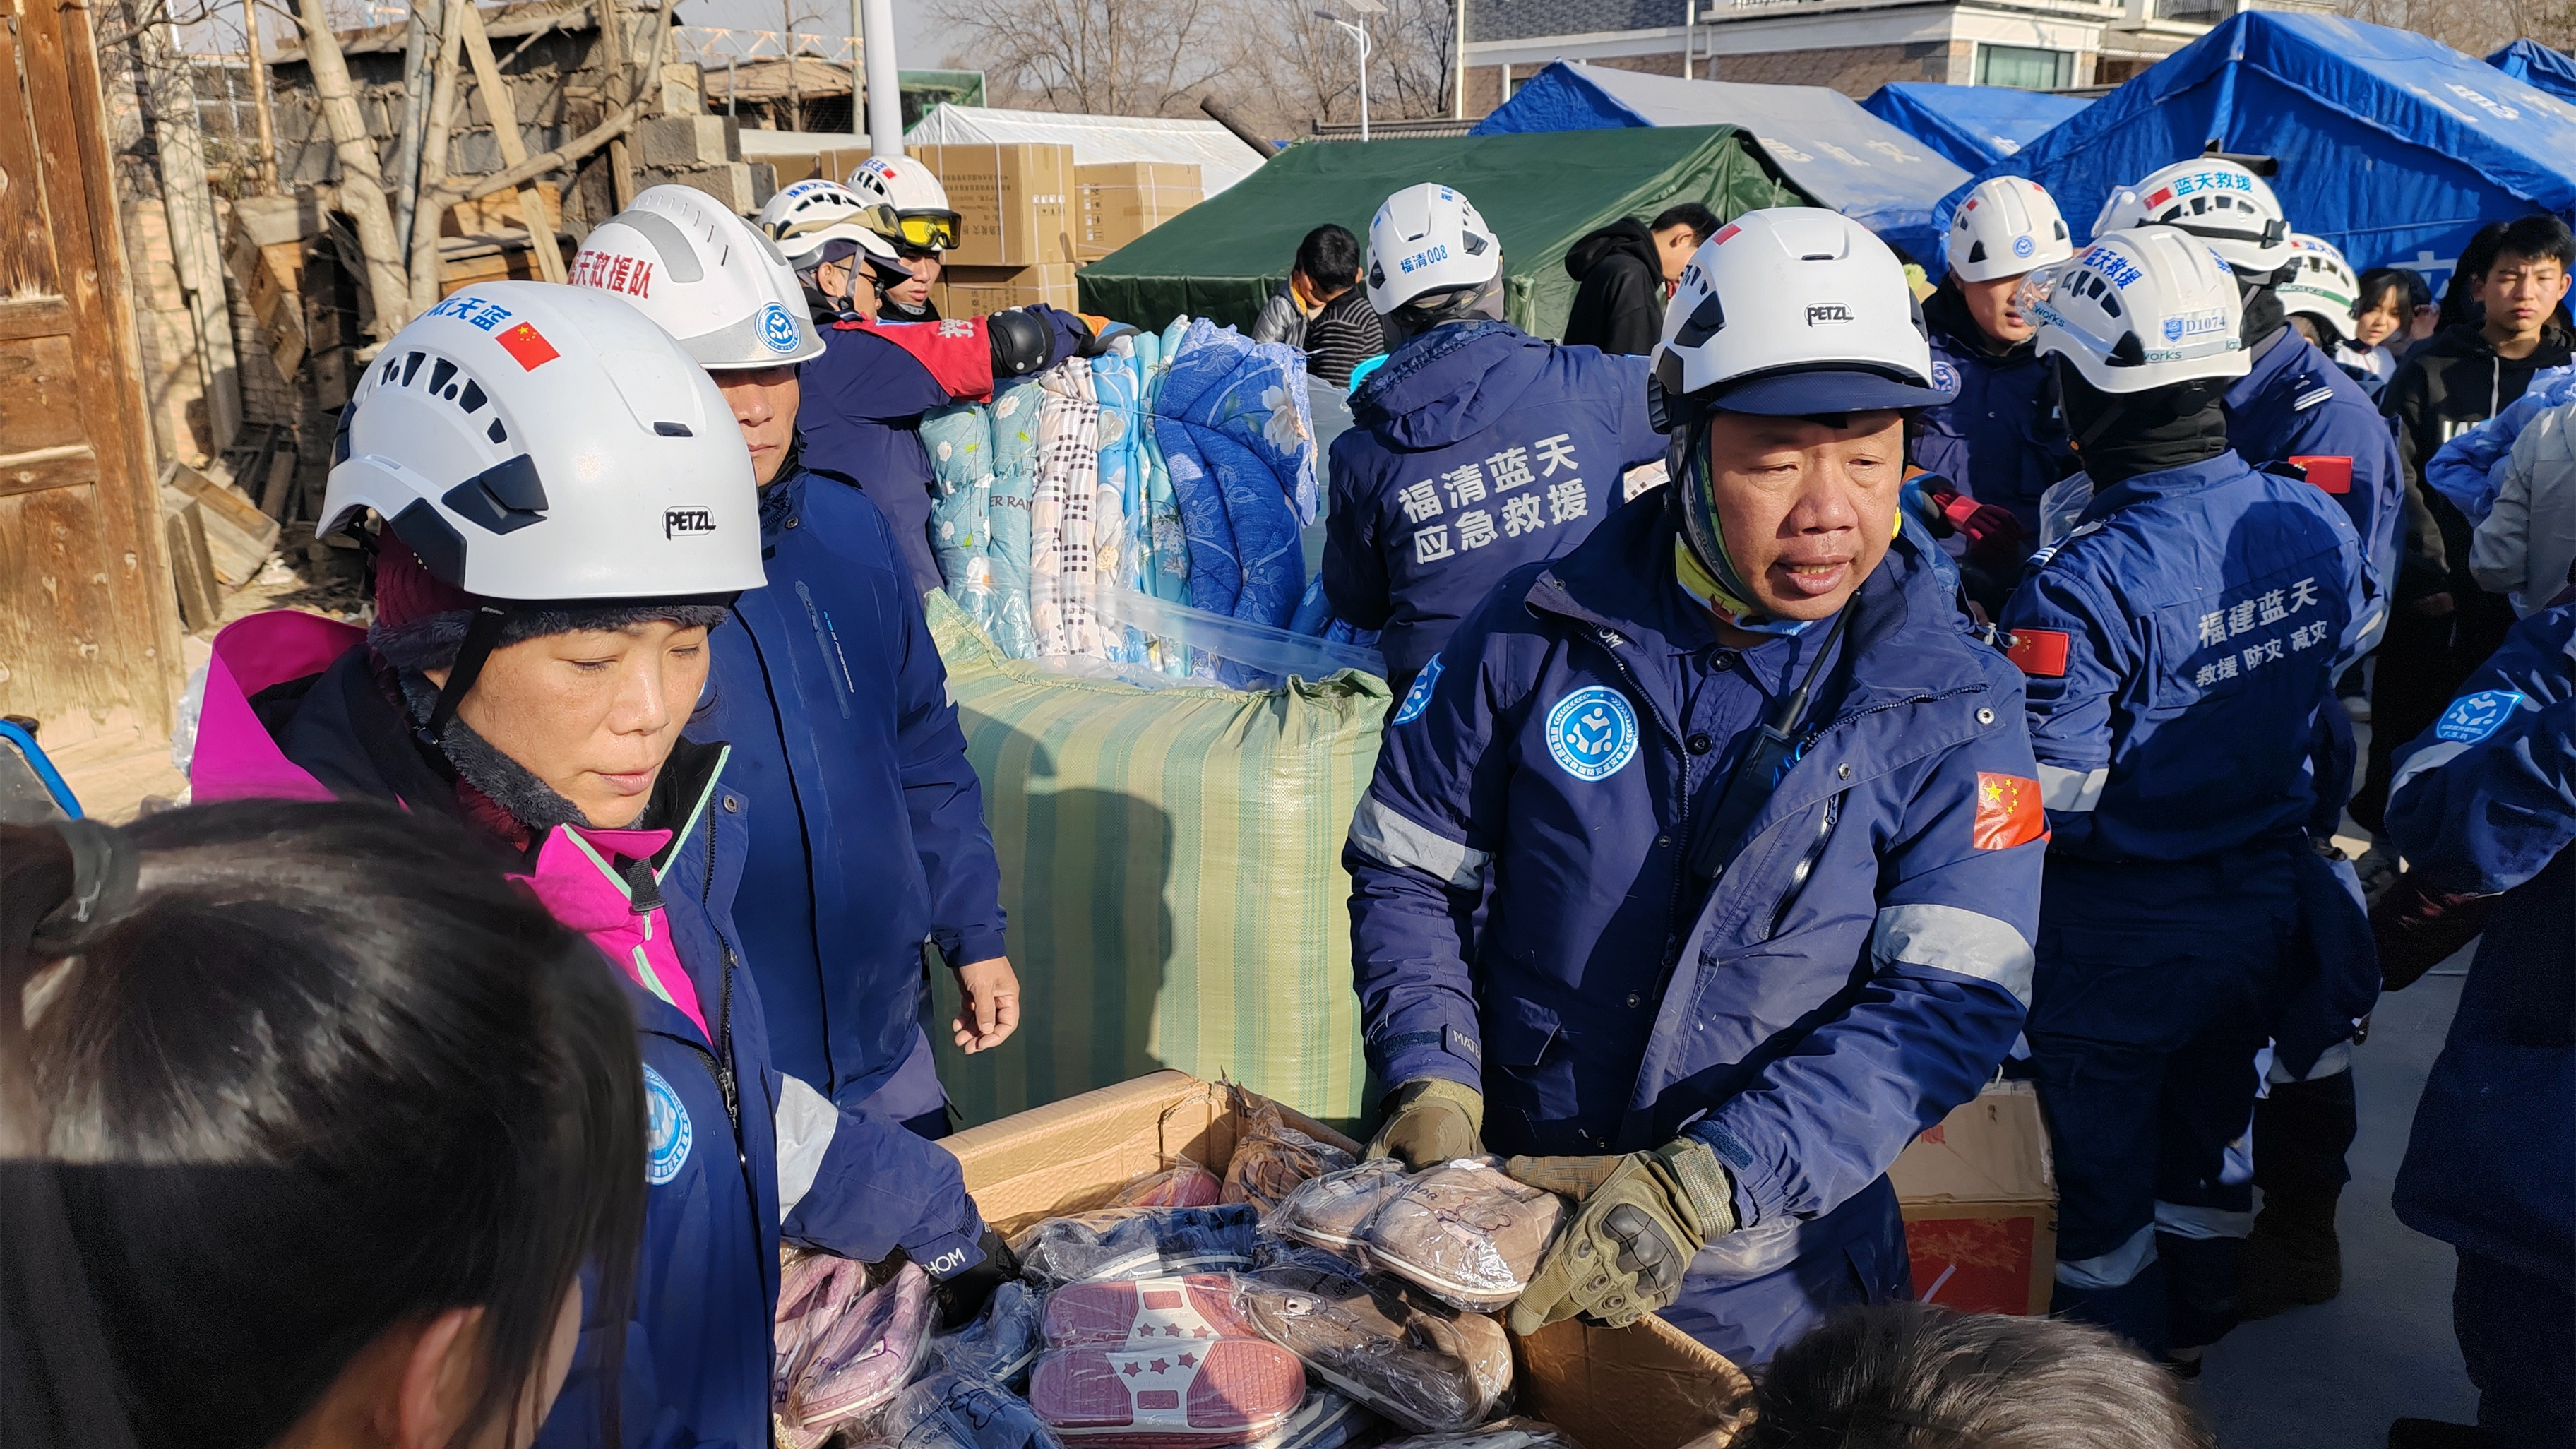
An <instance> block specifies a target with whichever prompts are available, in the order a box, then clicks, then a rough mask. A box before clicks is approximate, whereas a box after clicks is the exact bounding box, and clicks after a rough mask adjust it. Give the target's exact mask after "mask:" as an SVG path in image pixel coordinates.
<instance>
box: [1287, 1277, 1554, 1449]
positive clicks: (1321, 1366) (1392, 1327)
mask: <svg viewBox="0 0 2576 1449" xmlns="http://www.w3.org/2000/svg"><path fill="white" fill-rule="evenodd" d="M1242 1300H1243V1308H1244V1312H1245V1314H1246V1316H1248V1317H1249V1318H1250V1319H1251V1320H1252V1325H1253V1327H1254V1328H1256V1329H1258V1330H1260V1333H1261V1336H1262V1337H1264V1338H1267V1339H1269V1340H1270V1341H1271V1342H1273V1343H1275V1344H1278V1345H1279V1346H1280V1347H1282V1348H1285V1349H1287V1350H1288V1351H1289V1352H1291V1353H1294V1354H1296V1355H1297V1357H1298V1358H1299V1359H1300V1360H1302V1361H1303V1362H1304V1363H1305V1365H1306V1368H1307V1372H1308V1373H1309V1374H1310V1375H1311V1376H1313V1377H1314V1378H1316V1379H1320V1380H1322V1381H1323V1382H1325V1383H1327V1384H1330V1385H1332V1386H1333V1387H1334V1388H1336V1389H1339V1390H1341V1391H1342V1392H1343V1393H1345V1394H1348V1395H1350V1396H1351V1398H1353V1399H1355V1400H1357V1401H1358V1402H1359V1403H1361V1404H1364V1405H1366V1406H1368V1407H1369V1408H1371V1409H1373V1410H1375V1411H1376V1412H1378V1413H1381V1414H1384V1415H1385V1416H1386V1417H1388V1418H1389V1419H1392V1420H1394V1421H1395V1422H1396V1423H1398V1424H1400V1425H1402V1426H1404V1428H1406V1429H1408V1430H1410V1431H1412V1432H1415V1433H1443V1432H1454V1431H1456V1430H1461V1429H1466V1428H1469V1427H1472V1426H1473V1425H1475V1424H1477V1423H1479V1422H1481V1421H1482V1420H1483V1419H1484V1417H1485V1416H1486V1415H1487V1414H1490V1413H1492V1412H1493V1411H1494V1406H1495V1405H1496V1404H1498V1403H1500V1402H1501V1401H1502V1398H1503V1395H1504V1394H1505V1393H1507V1392H1509V1390H1510V1389H1511V1386H1512V1347H1511V1342H1510V1340H1508V1339H1507V1338H1505V1337H1504V1335H1503V1326H1502V1325H1501V1324H1499V1323H1497V1322H1495V1321H1494V1320H1493V1319H1492V1318H1489V1317H1487V1316H1486V1315H1484V1314H1481V1313H1463V1312H1460V1311H1459V1310H1458V1309H1455V1308H1452V1307H1450V1306H1449V1305H1448V1304H1446V1303H1442V1302H1440V1301H1438V1300H1436V1299H1434V1298H1432V1297H1431V1295H1429V1294H1427V1293H1424V1292H1422V1291H1421V1290H1420V1289H1416V1288H1411V1287H1408V1286H1407V1285H1404V1284H1400V1283H1396V1282H1394V1281H1392V1280H1388V1279H1374V1280H1363V1279H1359V1278H1352V1277H1347V1276H1343V1275H1340V1274H1333V1273H1318V1272H1310V1271H1306V1270H1301V1269H1294V1268H1290V1269H1278V1270H1273V1271H1270V1272H1265V1273H1257V1274H1253V1275H1251V1276H1248V1277H1246V1278H1245V1279H1244V1280H1243V1288H1242Z"/></svg>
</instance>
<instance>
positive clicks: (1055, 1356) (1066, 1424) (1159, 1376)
mask: <svg viewBox="0 0 2576 1449" xmlns="http://www.w3.org/2000/svg"><path fill="white" fill-rule="evenodd" d="M1305 1397H1306V1371H1305V1370H1304V1368H1302V1367H1301V1366H1300V1365H1299V1364H1298V1362H1297V1356H1296V1355H1295V1354H1292V1353H1290V1352H1288V1351H1287V1350H1286V1349H1284V1348H1280V1347H1279V1346H1277V1345H1276V1344H1270V1343H1264V1342H1262V1341H1261V1340H1259V1339H1251V1338H1220V1339H1214V1340H1210V1341H1207V1342H1199V1343H1177V1344H1170V1345H1165V1346H1161V1347H1155V1348H1147V1347H1144V1346H1142V1345H1137V1346H1134V1347H1127V1348H1098V1347H1086V1348H1067V1349H1059V1350H1057V1351H1055V1352H1053V1353H1050V1354H1048V1355H1046V1356H1045V1357H1043V1358H1041V1359H1039V1360H1038V1365H1037V1368H1036V1369H1035V1370H1034V1371H1033V1372H1031V1373H1030V1375H1029V1407H1031V1408H1033V1409H1035V1410H1036V1411H1037V1414H1038V1417H1039V1418H1041V1419H1043V1420H1045V1421H1046V1423H1047V1426H1048V1427H1049V1428H1051V1429H1053V1430H1054V1431H1055V1433H1056V1436H1057V1437H1058V1438H1060V1439H1062V1440H1064V1441H1065V1443H1066V1444H1068V1445H1072V1444H1100V1445H1107V1446H1111V1449H1216V1446H1219V1445H1224V1444H1240V1443H1243V1442H1244V1441H1246V1440H1249V1439H1257V1438H1259V1437H1261V1436H1262V1435H1264V1434H1268V1433H1270V1432H1272V1431H1273V1430H1275V1429H1278V1428H1280V1427H1281V1426H1282V1425H1284V1424H1286V1423H1287V1422H1288V1420H1289V1419H1290V1418H1291V1417H1292V1416H1293V1415H1295V1414H1296V1412H1297V1409H1298V1406H1299V1405H1300V1404H1301V1403H1303V1402H1304V1400H1305Z"/></svg>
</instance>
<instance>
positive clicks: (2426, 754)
mask: <svg viewBox="0 0 2576 1449" xmlns="http://www.w3.org/2000/svg"><path fill="white" fill-rule="evenodd" d="M2468 752H2469V747H2468V746H2467V745H2465V744H2463V743H2461V742H2460V741H2458V740H2437V741H2435V742H2434V743H2432V744H2429V745H2426V746H2425V747H2424V748H2422V749H2420V750H2417V751H2416V752H2415V754H2414V756H2413V757H2412V758H2410V759H2408V760H2407V762H2406V763H2405V764H2402V765H2400V766H2398V767H2397V774H2396V776H2395V778H2393V779H2391V780H2390V781H2389V782H2388V803H2389V804H2391V805H2394V804H2396V803H2397V795H2398V792H2399V791H2401V790H2404V789H2405V788H2406V784H2407V782H2408V781H2410V780H2412V779H2414V778H2415V777H2416V776H2418V775H2420V774H2423V773H2424V772H2425V771H2426V770H2431V769H2438V768H2439V767H2441V766H2443V765H2447V764H2449V763H2451V762H2452V761H2453V760H2456V759H2458V758H2459V757H2460V756H2462V755H2465V754H2467V753H2468Z"/></svg>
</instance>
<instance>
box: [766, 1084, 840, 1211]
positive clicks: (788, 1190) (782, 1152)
mask: <svg viewBox="0 0 2576 1449" xmlns="http://www.w3.org/2000/svg"><path fill="white" fill-rule="evenodd" d="M785 1081H786V1083H787V1088H786V1090H785V1091H783V1092H780V1093H779V1094H778V1111H777V1113H776V1115H775V1117H774V1118H773V1121H774V1123H775V1125H776V1126H777V1128H778V1220H779V1221H780V1222H781V1223H784V1222H786V1221H787V1215H788V1214H789V1213H792V1212H794V1211H796V1205H797V1204H798V1203H800V1202H803V1201H804V1200H805V1194H806V1192H807V1191H808V1190H809V1189H811V1188H812V1187H813V1186H814V1179H815V1177H816V1175H818V1174H819V1173H821V1172H822V1170H823V1155H824V1154H825V1153H827V1152H830V1151H831V1150H832V1134H833V1133H835V1132H838V1131H840V1130H841V1109H840V1108H838V1107H835V1106H833V1105H832V1099H831V1098H829V1097H826V1096H824V1095H823V1094H822V1093H820V1092H818V1091H815V1090H814V1089H813V1088H812V1087H809V1086H807V1085H805V1083H804V1082H802V1081H800V1080H798V1079H797V1078H795V1077H787V1078H785Z"/></svg>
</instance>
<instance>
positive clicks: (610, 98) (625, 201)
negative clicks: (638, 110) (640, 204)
mask: <svg viewBox="0 0 2576 1449" xmlns="http://www.w3.org/2000/svg"><path fill="white" fill-rule="evenodd" d="M591 3H592V7H593V8H594V9H595V10H596V11H597V12H598V19H599V61H600V69H601V72H602V76H601V81H600V94H601V95H602V96H603V97H604V98H605V100H606V102H607V104H606V106H605V108H604V109H605V110H606V111H607V112H608V113H609V114H612V115H613V114H615V113H616V111H617V109H618V108H619V107H621V106H623V105H625V104H626V102H627V101H628V100H630V99H632V98H633V94H634V88H635V85H640V86H641V87H643V90H644V93H645V94H647V95H650V94H652V93H654V92H655V91H658V90H659V89H660V88H661V85H662V78H661V77H660V76H658V75H648V76H642V77H637V78H635V82H634V85H630V84H629V83H628V76H627V72H626V12H625V9H624V8H623V7H621V6H620V5H619V4H618V3H617V0H591ZM608 183H609V195H610V196H611V197H613V198H615V200H616V202H617V209H618V210H619V211H624V210H625V209H626V208H627V207H629V206H632V205H634V204H635V163H634V161H633V159H632V158H631V157H630V156H629V155H628V154H627V146H626V138H625V137H623V136H620V137H618V138H616V139H615V140H613V141H610V142H609V143H608Z"/></svg>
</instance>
